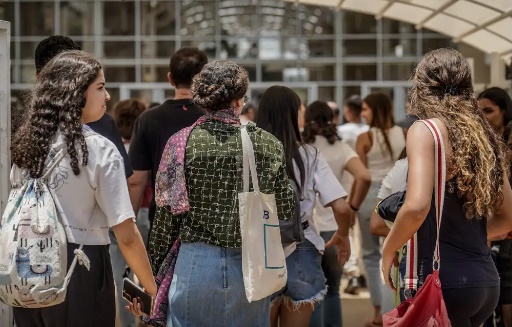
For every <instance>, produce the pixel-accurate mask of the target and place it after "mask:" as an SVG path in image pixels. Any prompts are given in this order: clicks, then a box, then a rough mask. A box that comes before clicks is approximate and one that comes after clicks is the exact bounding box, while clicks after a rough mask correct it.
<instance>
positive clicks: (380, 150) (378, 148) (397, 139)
mask: <svg viewBox="0 0 512 327" xmlns="http://www.w3.org/2000/svg"><path fill="white" fill-rule="evenodd" d="M370 132H371V134H372V147H371V148H370V151H368V153H367V154H366V162H367V165H368V170H369V171H370V175H371V176H372V182H381V181H382V180H383V179H384V177H386V175H387V173H388V172H389V171H390V170H391V169H392V168H393V166H394V164H395V162H396V161H397V160H398V157H400V154H401V153H402V151H403V150H404V147H405V136H404V131H403V129H402V128H401V127H400V126H396V125H395V126H393V127H391V128H390V129H389V130H388V131H387V132H386V134H387V136H388V140H389V144H390V145H391V149H392V150H393V157H391V156H390V154H389V150H388V147H387V146H386V142H385V141H384V135H383V134H382V131H381V130H380V129H378V128H376V127H372V128H370Z"/></svg>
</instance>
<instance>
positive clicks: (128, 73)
mask: <svg viewBox="0 0 512 327" xmlns="http://www.w3.org/2000/svg"><path fill="white" fill-rule="evenodd" d="M104 71H105V79H106V81H107V89H108V83H114V82H130V83H133V82H134V81H135V67H132V66H130V67H116V66H109V65H106V67H105V68H104Z"/></svg>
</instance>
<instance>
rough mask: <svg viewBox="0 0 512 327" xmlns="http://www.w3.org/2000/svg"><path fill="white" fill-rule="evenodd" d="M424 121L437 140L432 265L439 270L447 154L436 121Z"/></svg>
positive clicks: (435, 140)
mask: <svg viewBox="0 0 512 327" xmlns="http://www.w3.org/2000/svg"><path fill="white" fill-rule="evenodd" d="M422 122H423V123H425V125H426V126H427V127H428V129H429V130H430V132H431V133H432V135H433V136H434V142H435V162H436V165H435V176H436V179H435V183H434V184H435V187H434V191H435V200H436V225H437V237H436V247H435V250H434V257H433V262H432V266H433V269H434V270H436V271H437V270H439V269H440V266H441V255H440V251H439V232H440V230H441V220H442V218H443V207H444V192H445V184H446V155H445V149H444V143H443V136H442V134H441V130H440V129H439V127H438V126H437V124H436V122H435V121H434V120H432V119H428V120H422ZM436 263H437V266H436Z"/></svg>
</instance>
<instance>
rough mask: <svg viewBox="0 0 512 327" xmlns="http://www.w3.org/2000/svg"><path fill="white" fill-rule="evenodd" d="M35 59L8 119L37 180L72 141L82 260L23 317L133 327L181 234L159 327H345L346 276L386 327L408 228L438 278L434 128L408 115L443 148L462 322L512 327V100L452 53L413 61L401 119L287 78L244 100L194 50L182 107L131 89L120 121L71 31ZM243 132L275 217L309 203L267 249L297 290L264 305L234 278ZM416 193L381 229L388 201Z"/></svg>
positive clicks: (448, 242) (24, 164)
mask: <svg viewBox="0 0 512 327" xmlns="http://www.w3.org/2000/svg"><path fill="white" fill-rule="evenodd" d="M35 62H36V68H37V76H36V77H35V83H34V87H33V89H32V90H31V92H30V94H29V95H28V99H29V100H28V101H26V102H25V104H24V107H23V108H18V109H17V110H16V113H15V114H14V116H13V117H14V119H15V123H14V124H13V137H12V145H11V151H12V162H13V167H12V170H13V172H15V171H23V172H24V175H23V174H22V176H29V177H31V178H40V177H41V176H43V175H44V171H45V167H46V164H47V162H48V160H49V157H50V156H51V155H52V153H54V152H55V151H58V150H64V151H65V156H64V159H63V160H62V161H60V162H59V163H58V165H57V168H56V169H54V170H53V171H52V172H51V174H50V177H49V185H52V186H51V187H50V189H51V192H52V194H53V198H54V201H55V203H56V206H57V207H58V212H59V214H60V219H61V220H62V225H63V226H64V230H65V233H66V237H67V247H68V265H70V264H71V262H72V261H73V257H74V255H75V253H76V249H77V248H79V245H80V244H81V242H82V243H83V251H84V252H85V254H86V255H87V257H88V259H89V261H90V270H88V269H86V267H85V266H82V265H78V266H77V267H76V268H75V272H74V273H73V274H72V275H71V279H70V282H69V286H68V290H67V296H66V299H65V301H64V302H63V303H61V304H57V305H54V306H49V307H41V308H28V307H15V308H14V318H15V322H16V325H17V326H19V327H25V326H27V327H31V326H34V327H35V326H37V327H42V326H47V327H54V326H84V327H85V326H115V325H116V320H117V321H118V323H119V322H120V324H121V326H135V325H136V324H138V323H139V321H138V320H139V318H140V317H141V316H142V309H141V307H140V303H138V302H137V301H136V300H134V301H133V302H127V301H126V300H124V299H123V278H124V277H128V278H135V277H136V278H135V279H136V280H137V281H138V283H140V285H141V286H142V287H143V288H144V290H145V291H146V292H147V293H148V294H149V295H151V296H153V297H155V296H156V294H157V291H158V287H157V283H156V282H155V279H154V276H155V275H156V274H157V272H159V270H160V269H161V268H162V266H163V265H165V264H166V263H165V262H166V257H167V255H168V253H169V251H170V249H171V247H172V246H173V244H175V242H176V241H177V240H178V239H179V240H180V241H181V246H180V249H179V255H178V257H177V260H176V262H175V267H174V275H173V278H172V282H171V285H170V289H169V292H168V294H166V297H167V301H168V308H167V318H166V319H167V321H166V324H167V326H174V327H199V326H272V327H277V326H281V327H288V326H289V327H301V326H303V327H307V326H311V327H337V326H338V327H339V326H342V305H341V300H340V282H341V279H342V276H343V275H345V276H346V278H347V279H348V285H347V286H346V288H345V289H344V292H346V293H350V294H358V291H359V290H360V289H361V288H363V287H367V288H368V289H369V293H370V297H371V304H372V307H373V308H372V309H370V308H369V313H368V321H367V322H366V323H365V326H367V327H376V326H382V324H383V320H382V315H383V314H384V313H386V312H388V311H389V310H391V309H392V308H393V307H394V306H396V303H395V302H396V301H395V297H396V296H395V293H394V289H398V291H397V292H400V290H401V289H402V290H403V279H402V280H400V279H399V280H397V279H395V280H394V281H392V280H391V279H390V278H389V276H390V275H391V269H392V267H393V265H397V263H396V262H395V261H396V260H395V257H396V254H397V252H400V251H402V250H401V249H402V247H403V246H404V244H405V243H406V242H407V241H408V240H409V239H411V237H412V236H413V235H414V234H417V235H418V249H419V250H418V285H419V286H420V287H421V285H422V283H423V282H424V281H425V278H426V276H427V275H428V274H430V273H431V272H432V255H433V252H434V246H435V236H436V229H435V226H436V225H435V224H436V217H435V213H432V212H433V208H434V197H433V190H434V178H435V176H434V165H435V164H434V138H433V137H432V135H431V132H430V130H429V129H428V128H427V127H426V126H425V124H422V123H414V121H415V120H425V119H432V120H433V121H435V122H436V123H437V124H438V126H439V127H440V130H441V133H442V136H443V139H444V144H443V146H444V148H445V151H446V166H447V173H446V179H447V183H446V185H443V186H442V187H446V195H445V205H444V211H443V212H444V216H443V223H442V225H441V232H440V252H441V253H442V255H443V266H442V269H440V277H441V281H442V291H443V296H444V299H445V302H446V307H447V311H448V316H449V318H450V321H451V324H452V326H454V327H469V326H471V327H478V326H481V325H482V324H486V326H487V324H488V326H494V324H495V323H496V321H499V322H500V323H501V324H502V325H501V326H504V327H512V237H511V236H512V234H511V232H512V207H510V203H512V192H511V188H510V182H509V178H510V173H511V167H512V165H511V158H512V155H511V153H512V150H511V149H512V100H511V99H510V96H509V95H508V94H507V92H506V91H504V90H502V89H499V88H496V87H493V88H489V89H487V90H485V91H483V92H482V93H480V94H479V95H478V96H476V95H475V91H474V89H473V85H472V78H471V71H470V68H469V65H468V63H467V61H466V59H465V58H464V57H463V56H462V55H461V54H460V53H459V52H457V51H456V50H451V49H438V50H434V51H431V52H429V53H428V54H426V55H425V57H424V58H423V59H422V60H421V61H420V62H419V64H418V66H417V68H416V70H415V72H414V73H413V77H412V80H411V90H410V99H409V102H408V106H407V109H406V110H407V113H408V117H407V119H406V121H403V122H398V123H396V122H395V120H394V117H393V106H392V102H391V99H390V98H389V97H388V96H387V95H385V94H382V93H371V94H369V95H367V96H366V97H364V98H360V97H359V96H357V95H353V96H350V97H348V98H347V100H346V101H345V103H344V104H343V106H342V110H340V109H339V107H338V106H337V104H336V103H334V102H331V101H327V100H330V99H320V100H317V101H314V102H312V103H309V104H308V103H304V102H303V101H302V100H301V99H300V97H299V96H298V95H297V93H296V92H295V91H293V90H292V89H290V88H288V87H286V86H284V85H276V86H272V87H270V88H268V89H267V90H266V91H265V92H264V93H263V95H262V97H261V99H259V101H258V103H255V102H254V101H248V100H249V99H247V97H246V95H247V93H248V90H249V87H250V86H249V78H248V74H247V72H246V71H245V70H244V69H243V68H242V67H240V66H239V65H237V64H235V63H233V62H230V61H218V60H212V61H209V60H208V58H207V56H206V54H205V53H204V52H202V51H201V50H199V49H197V48H182V49H179V50H178V51H176V53H174V54H173V55H172V57H171V58H170V65H169V72H168V74H167V76H166V78H167V80H168V82H169V84H170V86H172V87H173V88H174V90H175V95H174V98H173V99H169V100H166V101H165V102H163V103H161V104H153V105H151V106H149V105H148V104H147V103H146V102H145V101H143V100H141V99H123V100H122V101H119V102H118V103H116V104H115V105H114V106H113V109H112V110H111V112H109V113H107V112H106V108H107V105H106V104H107V102H108V101H109V100H110V95H109V93H108V91H107V85H108V77H109V76H108V67H107V68H106V72H107V73H106V74H105V73H104V67H102V65H101V63H100V62H99V61H98V60H97V59H95V58H94V57H93V56H92V55H90V54H88V53H86V52H84V51H81V50H80V48H79V46H78V45H77V44H76V43H75V42H73V40H71V39H70V38H68V37H65V36H51V37H49V38H47V39H45V40H43V41H42V42H41V43H40V44H39V46H38V47H37V49H36V53H35ZM162 78H163V76H162ZM340 116H343V122H344V123H343V124H340V123H341V119H340ZM241 129H245V130H246V131H247V133H248V135H249V137H250V140H251V142H252V146H253V152H254V159H255V163H256V167H257V176H256V178H257V181H258V184H259V190H260V191H261V192H262V193H264V194H272V195H274V197H275V203H276V211H277V215H278V217H279V219H282V220H288V219H291V218H292V217H293V216H294V215H295V214H299V215H300V219H301V224H300V226H299V227H300V229H301V231H302V232H303V240H302V241H301V242H293V243H289V244H285V245H283V246H281V245H279V246H278V247H279V249H278V248H275V249H272V250H273V251H282V250H284V253H285V254H286V271H287V281H286V286H285V287H284V288H283V289H281V290H280V291H278V292H276V293H273V294H268V296H266V297H265V298H263V299H260V300H257V301H252V302H249V301H248V300H247V297H246V290H245V289H244V274H243V271H242V265H243V261H244V260H245V259H244V257H243V252H242V242H243V237H242V235H241V226H240V224H241V223H240V215H239V193H240V192H242V190H243V176H244V173H243V165H242V162H243V161H244V160H245V159H244V155H243V153H244V149H243V144H242V138H241V136H240V135H241ZM507 145H508V148H507ZM14 175H17V174H11V176H14ZM11 183H13V185H14V184H15V183H14V182H13V181H12V180H11ZM252 184H253V183H252ZM293 184H295V185H297V189H294V187H293V186H292V185H293ZM405 189H407V197H406V198H405V202H404V203H403V205H402V207H401V209H400V210H399V212H398V215H397V217H396V219H395V220H394V223H393V225H392V226H391V225H390V224H386V223H385V222H384V220H383V219H382V218H381V217H379V215H378V213H377V212H376V210H375V208H376V206H377V205H378V204H379V203H380V201H381V200H383V199H385V198H387V197H388V196H390V195H392V194H393V193H395V192H399V191H404V190H405ZM296 192H298V199H299V201H300V203H296V202H297V200H296V198H297V197H296V196H295V195H296ZM297 210H298V211H299V212H297ZM255 246H256V245H255ZM359 252H360V256H359V255H358V253H359ZM359 257H361V258H362V260H359ZM398 266H399V267H400V268H399V270H401V271H402V270H403V269H402V268H403V267H404V263H403V260H402V262H401V263H398ZM402 275H403V273H402ZM386 284H387V285H386Z"/></svg>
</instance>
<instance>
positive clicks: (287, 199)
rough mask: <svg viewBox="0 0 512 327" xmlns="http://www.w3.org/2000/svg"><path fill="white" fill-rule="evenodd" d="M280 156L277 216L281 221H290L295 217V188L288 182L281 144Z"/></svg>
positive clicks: (276, 181)
mask: <svg viewBox="0 0 512 327" xmlns="http://www.w3.org/2000/svg"><path fill="white" fill-rule="evenodd" d="M279 146H280V148H278V152H277V153H278V156H279V158H280V161H281V162H280V164H279V167H278V170H277V175H276V179H275V184H274V185H275V193H274V194H275V197H276V204H277V215H278V217H279V219H282V220H288V219H291V218H292V217H293V216H294V215H295V196H294V193H293V192H294V191H293V188H292V186H291V184H290V181H289V180H288V174H287V173H286V161H285V158H284V152H283V147H282V145H281V144H279Z"/></svg>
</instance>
